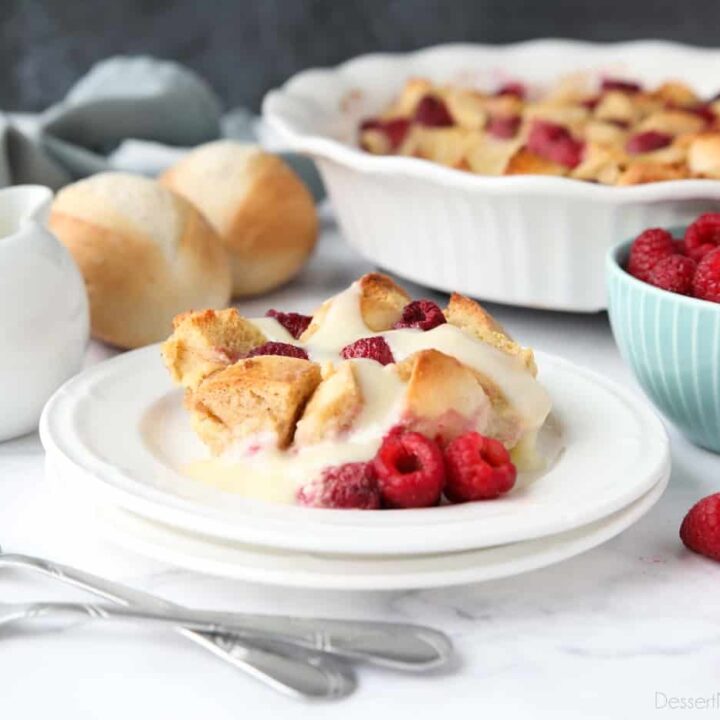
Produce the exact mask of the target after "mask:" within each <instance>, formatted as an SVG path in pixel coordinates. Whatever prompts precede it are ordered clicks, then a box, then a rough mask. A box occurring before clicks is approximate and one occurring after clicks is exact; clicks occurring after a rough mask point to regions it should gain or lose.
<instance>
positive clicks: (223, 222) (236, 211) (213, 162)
mask: <svg viewBox="0 0 720 720" xmlns="http://www.w3.org/2000/svg"><path fill="white" fill-rule="evenodd" d="M160 182H162V183H163V184H164V185H165V186H166V187H169V188H170V189H171V190H174V191H175V192H177V193H179V194H180V195H184V196H185V197H186V198H187V199H188V200H190V202H192V203H193V204H194V205H195V206H196V207H197V208H198V209H199V210H200V211H201V212H202V213H204V215H205V217H207V218H208V220H210V222H211V223H212V224H213V225H214V226H215V229H216V230H217V231H218V233H219V234H220V237H221V238H222V240H223V242H224V243H225V247H226V248H227V250H228V251H229V254H230V262H231V267H232V276H233V295H235V296H248V295H257V294H260V293H263V292H267V291H269V290H272V289H273V288H275V287H277V286H278V285H281V284H282V283H284V282H286V281H287V280H289V279H290V278H291V277H293V275H295V274H296V273H297V272H298V270H300V268H301V267H302V266H303V264H304V263H305V261H306V260H307V258H308V256H309V255H310V252H311V251H312V249H313V247H314V246H315V241H316V239H317V233H318V220H317V213H316V211H315V204H314V203H313V199H312V196H311V195H310V192H309V191H308V189H307V188H306V187H305V185H304V183H303V182H302V180H300V178H299V177H298V176H297V175H295V173H294V172H293V171H292V170H291V169H290V168H289V167H288V166H287V165H286V164H285V163H284V162H283V161H282V160H281V159H280V158H278V157H276V156H275V155H269V154H268V153H265V152H263V151H262V150H260V148H259V147H257V146H255V145H244V144H241V143H238V142H232V141H228V140H220V141H218V142H212V143H208V144H206V145H201V146H200V147H199V148H197V149H196V150H193V151H192V152H191V153H189V154H188V155H186V156H185V157H184V158H183V159H182V160H180V161H179V162H178V163H177V164H176V165H174V166H173V167H171V168H170V169H169V170H167V171H166V172H165V173H164V174H163V175H162V176H161V178H160Z"/></svg>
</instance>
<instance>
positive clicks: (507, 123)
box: [485, 115, 521, 140]
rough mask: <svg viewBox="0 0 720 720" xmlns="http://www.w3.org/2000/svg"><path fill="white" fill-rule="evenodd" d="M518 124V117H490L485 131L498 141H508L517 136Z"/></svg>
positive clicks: (519, 120)
mask: <svg viewBox="0 0 720 720" xmlns="http://www.w3.org/2000/svg"><path fill="white" fill-rule="evenodd" d="M520 122H521V119H520V116H519V115H491V116H490V119H489V120H488V122H487V125H486V127H485V129H486V130H487V132H488V133H489V134H490V135H492V136H493V137H496V138H498V139H499V140H509V139H510V138H514V137H515V136H516V135H517V132H518V130H519V129H520Z"/></svg>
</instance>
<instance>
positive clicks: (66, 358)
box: [0, 185, 89, 441]
mask: <svg viewBox="0 0 720 720" xmlns="http://www.w3.org/2000/svg"><path fill="white" fill-rule="evenodd" d="M51 202H52V192H51V191H50V190H49V189H48V188H46V187H42V186H40V185H18V186H15V187H10V188H6V189H3V190H0V441H2V440H7V439H9V438H12V437H17V436H18V435H23V434H24V433H27V432H30V431H31V430H34V429H35V428H36V427H37V424H38V420H39V418H40V412H41V411H42V408H43V405H44V404H45V401H46V400H47V399H48V398H49V397H50V395H52V393H53V392H54V391H55V390H56V389H57V388H58V387H59V386H60V385H61V384H62V383H63V382H64V381H65V380H67V379H68V378H69V377H71V376H72V375H74V374H75V373H76V372H78V370H79V369H80V364H81V362H82V358H83V353H84V351H85V347H86V345H87V341H88V333H89V316H88V302H87V294H86V292H85V285H84V283H83V279H82V276H81V275H80V272H79V270H78V269H77V267H76V265H75V263H74V262H73V259H72V257H71V256H70V253H69V252H68V251H67V250H66V249H65V247H64V246H63V245H62V244H61V243H60V241H59V240H58V239H57V238H56V237H55V236H54V235H53V234H52V233H50V232H49V231H48V230H47V228H46V226H45V223H46V220H47V216H48V212H49V210H50V204H51Z"/></svg>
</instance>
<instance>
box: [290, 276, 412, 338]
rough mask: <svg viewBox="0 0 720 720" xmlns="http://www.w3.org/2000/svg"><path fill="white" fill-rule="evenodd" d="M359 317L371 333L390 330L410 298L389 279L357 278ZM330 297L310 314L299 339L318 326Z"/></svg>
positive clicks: (320, 323)
mask: <svg viewBox="0 0 720 720" xmlns="http://www.w3.org/2000/svg"><path fill="white" fill-rule="evenodd" d="M357 283H358V288H359V290H360V314H361V315H362V319H363V322H364V323H365V325H367V327H368V329H369V330H372V332H383V331H385V330H390V328H392V326H393V325H394V324H395V323H396V322H397V321H398V320H399V319H400V317H401V315H402V311H403V308H404V307H405V306H406V305H407V304H408V303H409V302H410V300H411V298H410V296H409V295H408V294H407V292H405V290H404V289H403V288H401V287H400V286H399V285H398V284H397V283H396V282H395V281H394V280H392V278H389V277H388V276H387V275H383V274H382V273H367V274H366V275H363V276H362V277H361V278H359V279H358V281H357ZM331 303H332V298H330V300H326V301H325V302H324V303H323V304H322V305H321V306H320V307H319V308H318V309H317V310H316V311H315V313H314V314H313V319H312V322H311V323H310V325H309V326H308V328H307V330H305V332H304V333H303V334H302V335H301V337H300V340H301V341H302V342H307V341H308V340H309V339H310V338H311V337H312V336H313V335H314V334H315V333H316V332H317V330H318V328H319V327H320V326H321V325H322V323H323V321H324V319H325V316H326V314H327V311H328V309H329V308H330V304H331Z"/></svg>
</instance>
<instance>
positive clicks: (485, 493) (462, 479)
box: [445, 432, 517, 503]
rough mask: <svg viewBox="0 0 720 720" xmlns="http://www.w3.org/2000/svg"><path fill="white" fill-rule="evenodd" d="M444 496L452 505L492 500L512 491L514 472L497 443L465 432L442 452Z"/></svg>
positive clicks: (502, 446)
mask: <svg viewBox="0 0 720 720" xmlns="http://www.w3.org/2000/svg"><path fill="white" fill-rule="evenodd" d="M445 468H446V472H447V482H446V484H445V496H446V497H447V499H448V500H451V501H452V502H456V503H457V502H470V501H473V500H492V499H493V498H496V497H499V496H500V495H503V494H504V493H506V492H508V491H509V490H511V489H512V487H513V485H514V484H515V477H516V475H517V470H516V469H515V465H513V463H512V461H511V460H510V453H509V452H508V451H507V450H506V449H505V446H504V445H503V444H502V443H501V442H500V441H498V440H493V439H492V438H489V437H485V436H484V435H481V434H480V433H477V432H469V433H466V434H465V435H461V436H460V437H458V438H455V440H453V441H452V442H451V443H450V444H449V445H448V446H447V447H446V448H445Z"/></svg>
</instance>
